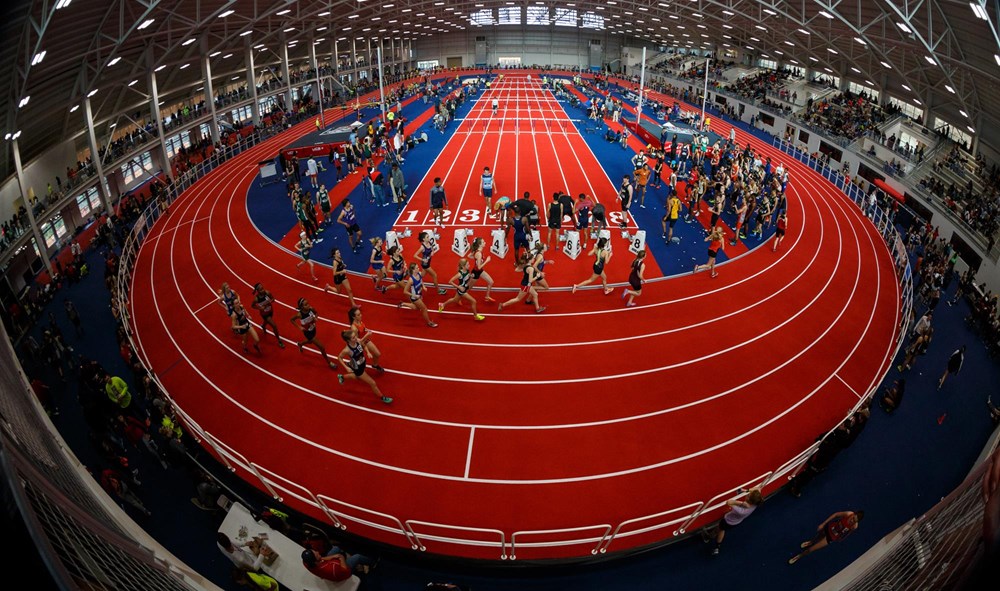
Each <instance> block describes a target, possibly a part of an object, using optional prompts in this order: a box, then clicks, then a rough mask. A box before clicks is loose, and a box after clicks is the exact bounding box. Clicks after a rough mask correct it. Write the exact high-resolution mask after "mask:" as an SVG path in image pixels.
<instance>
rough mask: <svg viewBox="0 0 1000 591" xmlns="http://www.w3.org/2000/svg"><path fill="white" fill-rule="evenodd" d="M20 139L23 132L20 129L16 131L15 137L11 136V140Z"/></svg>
mask: <svg viewBox="0 0 1000 591" xmlns="http://www.w3.org/2000/svg"><path fill="white" fill-rule="evenodd" d="M19 137H21V130H20V129H18V130H17V131H15V132H14V135H12V136H10V139H12V140H16V139H17V138H19Z"/></svg>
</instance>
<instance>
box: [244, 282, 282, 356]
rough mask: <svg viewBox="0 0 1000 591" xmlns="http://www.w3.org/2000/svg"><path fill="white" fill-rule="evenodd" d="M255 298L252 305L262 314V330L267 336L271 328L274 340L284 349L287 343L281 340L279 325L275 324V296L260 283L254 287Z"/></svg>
mask: <svg viewBox="0 0 1000 591" xmlns="http://www.w3.org/2000/svg"><path fill="white" fill-rule="evenodd" d="M253 297H254V299H253V301H252V302H250V305H251V306H252V307H253V308H255V309H256V310H258V311H259V312H260V329H261V330H262V331H264V334H265V335H266V334H267V327H268V326H270V327H271V330H273V331H274V338H276V339H277V340H278V346H279V347H281V348H282V349H284V348H285V343H284V341H282V340H281V335H279V334H278V325H277V324H276V323H275V322H274V296H272V295H271V292H269V291H267V290H266V289H264V286H263V285H261V284H260V283H258V284H256V285H254V286H253Z"/></svg>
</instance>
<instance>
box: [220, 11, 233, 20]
mask: <svg viewBox="0 0 1000 591" xmlns="http://www.w3.org/2000/svg"><path fill="white" fill-rule="evenodd" d="M234 12H236V11H235V10H224V11H222V12H220V13H219V18H226V17H227V16H229V15H230V14H232V13H234Z"/></svg>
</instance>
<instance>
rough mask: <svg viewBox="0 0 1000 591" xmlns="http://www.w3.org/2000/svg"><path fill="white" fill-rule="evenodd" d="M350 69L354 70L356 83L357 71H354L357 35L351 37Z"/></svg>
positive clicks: (356, 66) (355, 67)
mask: <svg viewBox="0 0 1000 591" xmlns="http://www.w3.org/2000/svg"><path fill="white" fill-rule="evenodd" d="M351 69H352V70H355V72H354V82H355V84H356V83H357V81H358V73H357V71H356V70H357V69H358V39H357V37H351Z"/></svg>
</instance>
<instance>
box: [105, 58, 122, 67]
mask: <svg viewBox="0 0 1000 591" xmlns="http://www.w3.org/2000/svg"><path fill="white" fill-rule="evenodd" d="M120 61H122V58H121V57H120V56H115V57H113V58H111V61H110V62H108V66H109V67H110V66H113V65H115V64H117V63H118V62H120Z"/></svg>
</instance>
